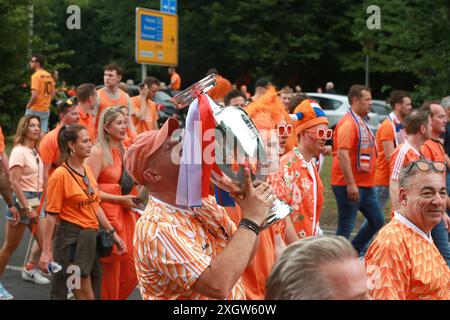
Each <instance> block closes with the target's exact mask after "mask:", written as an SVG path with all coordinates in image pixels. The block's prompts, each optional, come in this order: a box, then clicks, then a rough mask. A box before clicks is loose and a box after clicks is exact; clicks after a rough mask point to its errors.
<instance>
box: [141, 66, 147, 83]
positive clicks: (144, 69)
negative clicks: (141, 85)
mask: <svg viewBox="0 0 450 320" xmlns="http://www.w3.org/2000/svg"><path fill="white" fill-rule="evenodd" d="M141 70H142V72H141V75H142V77H141V82H144V80H145V78H146V77H147V65H146V64H145V63H142V64H141Z"/></svg>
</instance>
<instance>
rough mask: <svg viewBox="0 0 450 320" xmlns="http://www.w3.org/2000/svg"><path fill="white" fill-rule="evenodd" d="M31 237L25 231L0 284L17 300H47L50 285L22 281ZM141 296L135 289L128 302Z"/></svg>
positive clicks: (0, 208) (0, 220)
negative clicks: (21, 271) (21, 272)
mask: <svg viewBox="0 0 450 320" xmlns="http://www.w3.org/2000/svg"><path fill="white" fill-rule="evenodd" d="M5 223H6V219H5V203H4V201H3V199H2V198H1V197H0V245H2V244H3V241H4V239H5ZM30 237H31V233H30V231H28V230H27V231H26V233H25V235H24V237H23V239H22V242H21V244H20V246H19V248H18V249H17V251H16V252H15V253H14V254H13V256H12V257H11V259H10V261H9V262H8V266H7V267H6V270H5V272H4V273H3V274H2V275H1V277H0V282H1V283H2V284H3V286H4V287H5V288H6V289H7V290H8V291H9V292H10V293H11V294H12V295H13V296H14V297H15V299H17V300H49V299H50V284H47V285H39V284H34V283H32V282H28V281H25V280H23V279H22V277H21V274H20V270H21V267H22V266H23V263H24V259H25V254H26V251H27V247H28V243H29V240H30ZM140 299H141V295H140V293H139V290H138V289H136V290H135V291H134V292H133V293H132V294H131V296H130V297H129V300H140Z"/></svg>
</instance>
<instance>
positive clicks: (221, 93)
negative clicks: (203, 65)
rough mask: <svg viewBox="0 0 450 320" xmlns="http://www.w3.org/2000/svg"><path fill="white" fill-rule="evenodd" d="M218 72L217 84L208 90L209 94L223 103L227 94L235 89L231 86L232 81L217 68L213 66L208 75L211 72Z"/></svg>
mask: <svg viewBox="0 0 450 320" xmlns="http://www.w3.org/2000/svg"><path fill="white" fill-rule="evenodd" d="M213 73H215V74H216V86H215V87H214V88H212V89H211V90H209V91H208V95H209V96H210V97H211V99H213V100H214V101H216V102H219V103H222V102H223V99H224V98H225V96H226V95H227V94H228V92H230V91H231V90H233V87H232V86H231V82H230V81H228V80H227V79H225V78H224V77H223V76H222V75H220V74H219V71H217V69H214V68H211V69H209V70H208V72H207V73H206V75H207V76H209V75H210V74H213Z"/></svg>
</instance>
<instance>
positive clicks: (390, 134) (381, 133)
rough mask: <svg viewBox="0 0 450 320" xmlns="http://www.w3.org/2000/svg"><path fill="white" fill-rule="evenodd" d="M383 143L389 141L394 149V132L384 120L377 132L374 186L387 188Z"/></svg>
mask: <svg viewBox="0 0 450 320" xmlns="http://www.w3.org/2000/svg"><path fill="white" fill-rule="evenodd" d="M383 141H391V142H392V143H393V145H394V147H395V132H394V128H393V127H392V121H391V120H390V119H389V118H386V119H385V120H384V121H383V123H382V124H381V125H380V127H379V128H378V131H377V136H376V143H377V148H378V156H377V162H376V167H375V185H376V186H389V171H390V167H389V162H388V161H387V160H386V154H385V152H384V148H383Z"/></svg>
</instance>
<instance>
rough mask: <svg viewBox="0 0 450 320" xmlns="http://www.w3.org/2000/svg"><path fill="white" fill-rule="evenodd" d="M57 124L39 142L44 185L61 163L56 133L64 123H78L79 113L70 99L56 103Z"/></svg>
mask: <svg viewBox="0 0 450 320" xmlns="http://www.w3.org/2000/svg"><path fill="white" fill-rule="evenodd" d="M58 116H59V120H60V122H59V124H58V125H57V126H56V128H55V129H53V130H52V131H50V132H49V133H47V134H46V135H45V136H44V138H42V141H41V143H40V144H39V154H40V155H41V159H42V162H43V163H44V186H47V182H48V178H49V177H50V175H51V174H52V173H53V171H55V169H56V168H58V167H59V166H60V164H61V162H60V159H59V158H60V152H59V146H58V134H59V131H60V130H61V128H62V127H63V126H65V125H71V124H74V123H78V121H79V120H80V115H79V113H78V110H77V105H76V103H75V102H74V101H73V100H72V99H68V100H66V101H64V102H61V103H60V104H59V105H58Z"/></svg>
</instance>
